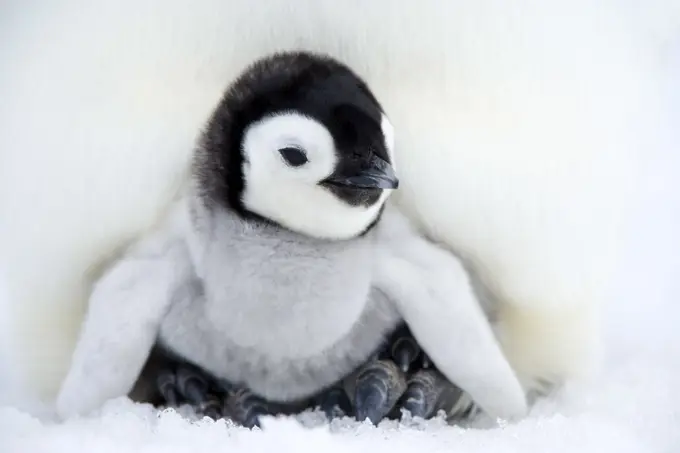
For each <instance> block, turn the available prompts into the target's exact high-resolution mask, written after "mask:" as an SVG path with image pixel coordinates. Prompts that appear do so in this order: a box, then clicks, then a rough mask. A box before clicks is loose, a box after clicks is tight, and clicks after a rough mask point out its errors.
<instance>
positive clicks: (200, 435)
mask: <svg viewBox="0 0 680 453" xmlns="http://www.w3.org/2000/svg"><path fill="white" fill-rule="evenodd" d="M674 48H675V49H677V52H671V54H672V55H674V57H673V58H674V59H672V61H671V62H670V64H671V65H674V66H672V68H671V70H672V71H673V72H674V73H675V74H677V75H678V77H677V78H676V79H675V80H680V41H679V42H676V45H675V47H674ZM669 102H671V103H673V104H674V105H675V113H676V115H675V118H676V121H677V119H678V118H680V88H676V89H675V91H674V92H672V93H671V96H669ZM678 154H679V153H678V152H677V144H676V147H675V150H673V146H671V144H669V146H668V147H667V149H666V150H665V152H661V153H659V154H658V155H655V156H650V158H649V159H650V160H649V167H648V168H646V169H645V170H644V171H645V172H646V175H647V179H646V181H647V184H644V185H642V186H641V187H640V190H639V192H638V195H639V199H638V200H635V201H631V202H636V203H637V204H638V206H639V214H638V217H637V218H638V222H637V224H636V225H634V227H633V228H632V229H631V231H630V232H629V235H630V247H629V249H628V250H627V251H626V253H627V254H626V255H625V256H624V257H622V268H621V269H620V275H619V277H618V279H617V282H618V286H617V295H618V297H617V298H615V300H614V301H612V303H611V304H610V305H609V307H608V309H607V311H606V313H605V316H604V317H603V322H604V323H605V327H606V345H607V352H606V356H605V359H604V362H603V366H602V372H601V374H600V375H599V376H598V377H597V379H596V380H594V381H593V382H589V383H587V384H583V385H581V386H571V387H567V388H566V389H565V390H564V391H563V392H561V393H560V394H558V395H556V396H554V397H553V398H551V399H549V400H546V401H542V402H541V403H540V404H538V405H537V406H536V407H535V408H534V409H533V411H532V413H531V414H530V416H529V417H527V418H526V419H524V420H522V421H521V422H518V423H515V424H506V423H501V422H494V421H491V420H480V421H478V422H477V423H475V424H473V425H471V426H469V427H449V426H445V425H444V424H443V423H442V422H441V421H439V420H433V421H429V422H423V421H417V420H412V421H408V422H404V423H401V424H399V423H396V422H383V423H382V424H381V425H380V426H379V427H378V428H374V427H371V426H368V425H365V424H358V423H354V422H350V421H348V420H338V421H335V422H333V423H332V424H331V425H330V426H328V425H325V424H323V423H321V421H320V419H319V416H318V414H305V415H304V416H303V417H301V421H296V420H291V419H270V420H267V422H266V423H265V424H264V429H263V430H262V431H259V430H256V431H253V432H251V431H247V430H245V429H241V428H236V427H230V426H227V424H226V423H225V422H223V421H221V422H211V421H208V420H202V421H200V420H199V421H196V420H192V418H191V417H190V416H182V415H180V414H179V413H177V412H174V411H166V412H158V411H155V410H154V409H152V408H150V407H148V406H145V405H134V404H132V403H131V402H129V401H126V400H124V399H121V400H116V401H112V402H110V403H109V404H107V406H105V407H104V408H103V409H102V411H101V412H100V413H97V414H94V415H92V416H90V417H86V418H81V419H72V420H68V421H66V422H64V423H55V422H53V421H50V419H49V418H48V417H45V418H38V417H37V416H35V415H30V414H29V412H28V410H27V409H28V408H31V409H35V408H34V407H31V405H30V402H29V401H22V399H21V397H20V395H18V394H14V393H13V394H11V395H2V393H3V390H6V389H9V388H14V387H13V386H11V385H10V383H8V382H2V381H1V380H0V401H12V402H13V403H16V404H12V405H9V404H7V405H5V406H2V407H0V451H1V452H3V453H15V452H16V453H42V452H54V453H62V452H64V453H65V452H68V453H78V452H88V453H89V452H93V451H96V452H98V453H106V452H117V453H118V452H121V453H122V452H137V453H146V452H149V453H151V452H164V453H174V452H177V453H183V452H202V451H211V452H241V451H243V452H246V451H249V452H252V453H257V452H265V451H266V452H270V451H273V450H275V451H277V452H279V453H286V452H300V451H321V452H324V453H334V452H341V451H342V452H344V451H354V450H356V451H371V452H374V453H383V452H388V451H389V452H390V453H399V452H409V453H412V452H414V451H427V452H431V453H436V452H440V451H455V452H457V453H468V452H469V453H476V452H480V453H481V452H484V453H488V452H493V453H511V452H522V453H533V452H554V453H561V452H564V453H572V452H578V453H589V452H593V453H604V452H617V453H671V452H677V451H680V391H678V389H677V388H676V386H677V385H678V384H679V383H680V341H679V340H680V332H678V329H677V327H676V324H677V323H678V321H680V303H679V301H678V300H677V299H678V296H677V295H678V294H680V278H678V276H680V235H678V234H677V232H678V231H680V182H678V181H680V178H679V177H678V176H680V175H679V173H680V170H678V169H679V168H680V156H678ZM1 289H2V288H1V285H0V290H1ZM6 302H7V301H4V302H3V301H2V294H1V293H0V304H2V303H6ZM4 321H5V320H3V319H0V332H2V331H3V330H4V329H2V323H3V322H4ZM0 341H2V338H0ZM2 363H3V361H2V360H1V358H0V366H1V364H2ZM4 374H5V373H2V369H0V379H1V378H2V376H3V375H4ZM10 397H11V399H10ZM303 425H304V426H303Z"/></svg>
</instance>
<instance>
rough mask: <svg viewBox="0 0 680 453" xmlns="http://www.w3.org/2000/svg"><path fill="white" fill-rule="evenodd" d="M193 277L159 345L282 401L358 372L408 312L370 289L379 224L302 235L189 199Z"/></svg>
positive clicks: (165, 324) (166, 323) (171, 313)
mask: <svg viewBox="0 0 680 453" xmlns="http://www.w3.org/2000/svg"><path fill="white" fill-rule="evenodd" d="M189 209H190V211H191V214H190V219H191V220H190V222H191V228H190V231H189V232H188V236H187V246H188V247H189V252H190V256H191V258H192V261H193V264H194V268H195V273H196V276H195V279H193V280H192V281H191V282H189V283H188V286H187V287H186V288H184V290H183V291H181V292H180V293H179V294H177V295H176V300H174V301H173V303H172V305H171V307H170V308H169V311H168V313H167V315H166V317H165V319H164V321H163V322H162V324H161V329H160V333H159V342H160V344H161V345H162V346H163V347H165V348H167V349H169V350H171V351H172V352H173V353H175V354H177V355H180V356H182V357H183V358H185V359H188V360H189V361H191V362H193V363H195V364H196V365H198V366H200V367H202V368H204V369H205V370H207V371H208V372H210V373H212V374H213V375H214V376H216V377H218V378H220V379H224V380H226V381H228V382H230V383H232V384H236V385H246V386H247V387H248V388H250V389H251V390H252V391H254V392H256V393H258V394H260V395H261V396H263V397H265V398H268V399H270V400H275V401H291V400H296V399H302V398H305V397H308V396H310V395H312V394H313V393H315V392H317V391H319V390H321V389H322V388H324V387H326V386H329V385H331V384H333V383H334V382H336V381H337V380H338V379H340V378H341V377H343V376H344V375H347V374H349V373H351V372H352V371H353V370H354V369H356V367H357V366H359V365H361V364H362V363H363V362H365V361H366V360H367V359H368V358H369V357H370V355H371V354H372V353H374V352H375V351H376V349H378V348H379V347H380V345H381V343H382V341H383V340H384V338H385V337H386V336H387V335H388V334H389V333H390V332H391V331H392V330H393V329H394V328H395V327H396V326H397V324H398V323H399V322H400V320H401V318H400V316H399V314H398V313H397V312H396V310H395V308H394V307H393V306H392V304H391V303H390V302H389V300H388V299H387V298H386V296H385V295H384V294H383V293H382V292H380V291H379V290H378V289H376V288H374V287H372V286H371V279H372V274H373V272H372V269H373V264H374V260H373V258H374V255H375V248H376V246H377V245H376V244H375V230H376V229H375V228H374V229H371V230H370V231H368V232H367V233H366V234H364V235H362V236H360V237H357V238H353V239H350V240H343V241H337V240H324V239H317V238H312V237H309V236H305V235H302V234H299V233H296V232H293V231H290V230H287V229H285V228H282V227H280V226H278V225H275V224H270V223H266V222H256V221H252V220H245V219H243V218H242V217H240V216H238V215H237V214H236V213H234V212H231V211H229V210H225V209H219V208H215V207H210V206H209V205H206V204H205V203H203V202H202V201H201V200H200V199H194V200H192V202H191V207H190V208H189Z"/></svg>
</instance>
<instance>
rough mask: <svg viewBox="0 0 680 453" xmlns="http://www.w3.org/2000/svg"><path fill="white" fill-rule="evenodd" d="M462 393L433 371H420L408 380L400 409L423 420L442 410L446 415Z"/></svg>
mask: <svg viewBox="0 0 680 453" xmlns="http://www.w3.org/2000/svg"><path fill="white" fill-rule="evenodd" d="M462 394H463V392H462V391H461V390H460V389H459V388H458V387H456V386H455V385H453V384H452V383H451V382H449V381H448V380H447V379H446V378H445V377H444V376H443V375H442V374H441V373H440V372H438V371H437V370H434V369H428V370H420V371H418V372H416V373H415V374H414V375H413V376H411V378H410V379H409V380H408V388H407V389H406V392H404V395H403V396H402V399H401V407H402V408H403V409H405V410H407V411H409V412H410V413H411V415H412V416H413V417H422V418H424V419H428V418H431V417H433V416H435V415H437V412H439V411H440V410H443V411H444V412H446V413H447V415H448V414H449V413H450V412H451V411H452V409H453V408H454V407H455V405H456V403H458V401H459V400H460V397H461V396H462Z"/></svg>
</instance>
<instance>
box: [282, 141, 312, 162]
mask: <svg viewBox="0 0 680 453" xmlns="http://www.w3.org/2000/svg"><path fill="white" fill-rule="evenodd" d="M279 153H281V156H283V158H284V159H286V162H288V165H290V166H291V167H299V166H301V165H304V164H306V163H307V162H308V159H307V156H306V155H305V152H304V151H302V150H301V149H298V148H294V147H292V146H289V147H286V148H281V149H280V150H279Z"/></svg>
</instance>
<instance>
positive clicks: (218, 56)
mask: <svg viewBox="0 0 680 453" xmlns="http://www.w3.org/2000/svg"><path fill="white" fill-rule="evenodd" d="M17 5H18V3H17ZM668 17H669V16H668V15H666V18H667V19H668ZM626 19H628V17H627V16H626V15H625V14H623V15H622V14H621V11H619V10H618V9H617V7H616V5H615V4H614V2H607V3H602V2H600V3H598V5H597V6H595V5H591V3H588V2H585V1H577V2H569V3H568V4H567V3H565V4H563V5H555V4H553V3H551V4H547V3H542V4H532V5H523V6H521V7H520V6H518V5H515V4H513V5H509V4H505V3H502V2H498V1H494V0H484V1H478V2H466V3H463V2H453V3H447V2H442V1H438V0H421V1H419V2H411V3H408V4H400V8H395V7H394V6H393V5H392V2H389V1H387V0H384V1H374V2H361V1H359V0H352V1H350V2H349V3H345V4H343V5H342V6H339V4H338V3H337V2H334V1H331V0H296V1H292V2H291V1H290V0H271V1H269V2H268V4H267V7H266V8H260V9H256V8H255V9H254V8H253V7H252V6H251V4H250V2H249V1H247V0H228V1H226V2H225V1H222V2H219V1H216V0H203V1H197V2H194V3H193V4H191V5H189V4H188V3H186V2H180V1H167V2H164V3H163V4H162V5H160V4H159V3H158V2H154V1H152V0H143V1H134V2H133V1H132V0H123V1H119V2H116V3H115V4H114V3H107V2H90V3H88V4H87V5H83V4H79V3H78V2H64V3H61V4H60V5H59V6H55V7H53V8H45V9H43V10H41V11H30V10H29V8H27V7H26V8H25V10H24V9H23V8H22V7H21V6H20V5H18V6H15V7H14V8H13V9H10V10H9V12H8V13H7V15H4V18H3V21H4V22H5V24H7V25H8V26H7V27H2V28H3V31H2V33H3V34H4V35H6V36H4V37H3V39H2V40H1V41H2V43H3V44H2V51H3V52H2V60H3V67H12V71H4V72H3V74H2V76H1V77H2V81H3V82H2V85H0V97H1V98H2V99H3V110H2V111H1V113H0V114H1V115H2V116H1V120H2V121H0V153H2V154H1V159H2V165H0V189H1V190H0V210H1V211H2V212H3V216H2V218H0V247H1V249H2V260H3V261H4V268H5V269H6V272H5V274H6V281H7V287H8V288H7V289H8V293H9V296H10V297H9V302H10V303H8V304H6V306H4V307H2V309H3V311H5V312H6V313H7V315H8V319H10V323H11V330H10V331H9V332H7V334H8V338H7V341H6V342H5V343H4V345H5V346H3V348H4V349H5V350H4V351H2V354H0V357H5V360H7V363H9V364H10V366H8V367H2V368H0V369H8V368H9V369H10V370H12V371H13V372H16V373H18V376H19V378H20V380H21V381H23V382H25V383H27V385H28V389H29V391H31V392H35V393H36V394H37V395H40V396H41V397H45V398H51V397H53V396H54V395H55V394H56V392H57V390H58V388H59V385H60V383H61V381H62V379H63V377H64V375H65V373H66V370H67V368H68V365H69V360H70V354H71V352H72V350H73V346H74V344H75V340H76V337H77V334H78V329H79V326H80V322H81V321H82V316H83V312H84V309H85V306H86V301H87V294H88V288H89V285H90V282H91V281H92V279H93V278H95V277H96V275H97V271H98V269H99V268H100V267H101V265H102V264H103V263H105V262H106V260H107V259H109V258H111V257H112V256H113V255H114V254H115V253H116V252H117V250H119V249H120V248H121V246H122V245H124V244H125V243H126V242H127V241H129V240H131V239H132V238H134V237H136V236H138V235H139V234H141V233H143V232H144V231H146V230H148V229H150V228H152V227H153V226H154V224H155V222H156V221H157V220H158V218H159V217H160V215H161V214H162V213H163V212H164V210H165V208H166V207H167V205H168V203H169V202H170V200H171V199H172V198H173V197H174V195H175V194H176V191H177V189H178V188H179V187H181V186H182V184H183V182H184V181H185V174H186V166H187V164H188V161H189V158H190V156H191V150H192V146H193V142H194V140H195V138H196V135H197V133H198V129H199V128H200V127H201V125H202V124H203V122H204V121H205V119H206V118H207V116H208V115H209V113H210V111H211V109H212V108H213V106H214V105H215V103H216V102H217V100H218V99H219V96H220V93H221V91H222V90H223V89H224V87H225V85H226V84H227V83H229V80H230V79H231V78H233V77H234V76H235V75H236V74H237V73H238V72H239V71H240V70H241V69H242V68H243V67H244V66H245V65H247V64H248V63H250V62H251V61H253V60H255V59H256V58H259V57H261V56H263V55H265V54H268V53H271V52H272V51H275V50H281V49H290V48H303V49H308V50H313V51H321V52H325V53H329V54H331V55H332V56H334V57H336V58H338V59H340V60H341V61H343V62H345V63H347V64H348V65H349V66H351V67H352V68H354V69H356V71H357V72H358V73H359V74H360V75H362V76H363V77H364V78H365V79H366V81H367V82H368V83H369V85H370V86H371V87H373V89H374V90H375V92H376V95H377V97H378V98H379V99H381V102H382V103H383V104H384V107H385V109H386V111H387V112H388V113H389V115H390V118H391V120H392V122H393V124H394V126H395V130H396V143H397V145H396V152H397V159H396V161H397V165H398V168H399V171H400V173H401V175H402V186H401V188H400V191H399V192H400V193H399V195H398V203H399V205H400V206H401V208H402V209H403V210H404V211H405V212H406V213H407V214H408V215H409V216H410V217H411V218H412V219H414V220H415V221H416V222H417V223H418V224H419V225H420V226H421V227H422V229H423V231H424V232H426V233H427V234H428V235H429V236H431V237H432V238H433V239H435V240H438V241H441V242H443V243H444V244H446V245H447V246H448V247H449V248H451V249H452V250H454V251H456V252H457V253H459V254H460V255H461V256H462V257H463V258H464V259H466V260H467V262H468V263H469V265H470V267H471V269H472V270H473V271H474V272H475V273H476V274H477V275H478V276H479V278H480V280H481V282H482V283H483V284H484V285H485V286H486V287H487V289H488V292H489V294H491V295H492V298H491V299H492V300H491V301H489V303H488V308H489V312H490V315H491V316H492V317H493V318H494V319H495V323H496V327H497V333H498V336H499V338H500V340H501V342H502V344H503V347H504V349H505V351H506V353H507V354H508V357H509V359H510V360H511V362H512V364H513V366H514V367H515V369H516V371H517V372H518V374H519V375H520V377H521V379H522V381H523V383H524V384H525V385H526V387H527V390H530V389H531V388H533V387H534V386H535V385H536V383H537V382H540V381H544V380H547V381H550V382H559V381H561V380H563V379H566V378H571V377H576V376H579V375H581V374H582V373H585V372H586V371H588V370H589V364H590V359H591V358H592V353H593V351H594V350H595V348H594V345H595V342H596V338H597V336H596V332H597V331H596V328H595V325H594V324H593V322H594V318H595V315H596V313H597V306H598V304H599V303H600V302H601V301H602V300H604V298H605V297H606V289H607V288H606V286H607V284H608V282H609V273H610V271H611V270H612V266H613V265H614V264H615V260H616V257H617V252H618V250H619V242H618V241H619V238H618V232H619V229H620V226H621V221H622V219H623V216H624V214H625V209H624V208H625V199H626V196H627V188H628V187H627V182H628V181H629V178H630V171H631V169H632V168H633V167H634V166H635V164H636V159H637V158H638V157H639V155H641V154H639V153H641V152H643V147H641V146H639V143H638V142H636V140H637V139H638V138H639V137H636V136H635V135H633V131H636V130H639V127H638V126H639V122H644V121H653V116H654V113H653V112H656V111H657V110H655V108H656V106H655V105H654V104H653V102H654V101H655V99H656V97H655V95H656V93H655V92H653V91H652V90H653V88H651V87H653V86H655V75H654V74H655V73H654V71H653V69H652V65H651V62H650V61H649V60H648V59H647V57H646V56H645V55H646V54H647V53H646V52H648V50H649V49H651V48H652V47H651V39H649V40H647V41H645V42H646V43H647V44H650V46H649V47H647V46H642V45H640V46H638V45H637V44H635V45H634V44H633V43H634V39H633V38H631V33H630V30H629V29H627V28H626ZM651 21H652V20H651V19H650V23H651ZM668 21H669V22H668V23H670V21H671V19H668ZM675 23H677V22H675ZM643 112H644V114H643ZM650 112H652V113H650ZM424 155H427V156H428V158H427V159H423V158H422V156H424ZM4 213H10V214H9V215H5V214H4ZM3 316H4V314H3ZM452 347H455V345H452Z"/></svg>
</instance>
